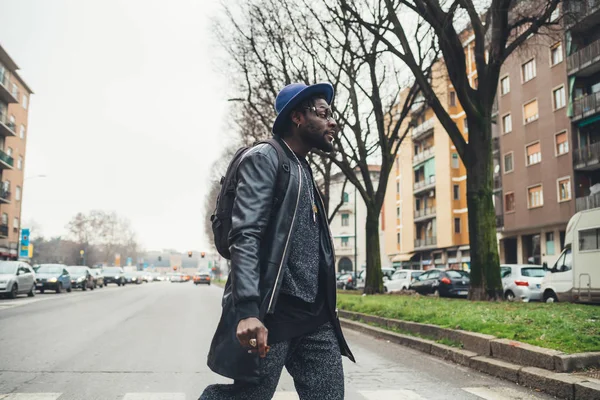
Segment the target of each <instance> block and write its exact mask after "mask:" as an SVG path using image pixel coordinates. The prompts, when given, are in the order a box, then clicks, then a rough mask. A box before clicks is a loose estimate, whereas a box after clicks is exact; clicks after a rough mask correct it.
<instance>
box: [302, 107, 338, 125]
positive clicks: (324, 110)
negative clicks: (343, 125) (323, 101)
mask: <svg viewBox="0 0 600 400" xmlns="http://www.w3.org/2000/svg"><path fill="white" fill-rule="evenodd" d="M306 109H307V110H311V111H312V112H314V113H315V115H316V116H317V117H319V118H323V119H325V120H327V121H331V120H336V119H337V118H336V117H337V115H334V113H333V110H332V109H331V107H326V106H320V107H306ZM336 114H337V113H336Z"/></svg>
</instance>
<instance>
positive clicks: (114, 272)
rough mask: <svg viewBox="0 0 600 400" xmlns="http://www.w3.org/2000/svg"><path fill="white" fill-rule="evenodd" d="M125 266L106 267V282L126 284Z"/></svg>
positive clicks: (104, 269)
mask: <svg viewBox="0 0 600 400" xmlns="http://www.w3.org/2000/svg"><path fill="white" fill-rule="evenodd" d="M123 274H124V272H123V268H121V267H104V268H102V275H104V284H105V285H107V286H108V284H109V283H116V284H117V286H121V285H125V277H124V276H123Z"/></svg>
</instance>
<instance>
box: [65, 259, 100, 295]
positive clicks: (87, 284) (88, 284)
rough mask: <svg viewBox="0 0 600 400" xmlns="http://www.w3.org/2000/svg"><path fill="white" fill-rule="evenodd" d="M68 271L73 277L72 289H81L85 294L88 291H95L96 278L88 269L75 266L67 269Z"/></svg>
mask: <svg viewBox="0 0 600 400" xmlns="http://www.w3.org/2000/svg"><path fill="white" fill-rule="evenodd" d="M67 271H69V275H71V287H72V288H73V289H81V290H83V291H84V292H85V291H86V290H88V289H91V290H94V277H93V276H92V273H91V272H90V269H89V268H88V267H85V266H80V265H73V266H70V267H67Z"/></svg>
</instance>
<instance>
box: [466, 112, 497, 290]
mask: <svg viewBox="0 0 600 400" xmlns="http://www.w3.org/2000/svg"><path fill="white" fill-rule="evenodd" d="M468 123H469V127H475V129H480V131H479V132H477V130H475V132H473V130H471V134H470V135H469V144H470V145H471V146H472V149H473V151H472V152H471V153H470V155H469V158H468V159H467V165H466V168H467V207H468V209H469V241H470V247H471V290H470V292H469V299H470V300H495V299H502V281H501V278H500V260H499V257H498V241H497V238H496V212H495V210H494V204H493V187H494V186H493V159H492V132H491V129H492V125H491V119H489V118H482V120H480V121H471V120H469V121H468Z"/></svg>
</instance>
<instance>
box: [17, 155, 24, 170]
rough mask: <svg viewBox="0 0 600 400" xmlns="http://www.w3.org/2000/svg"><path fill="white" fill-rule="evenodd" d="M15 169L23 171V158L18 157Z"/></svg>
mask: <svg viewBox="0 0 600 400" xmlns="http://www.w3.org/2000/svg"><path fill="white" fill-rule="evenodd" d="M17 169H23V156H19V159H18V160H17Z"/></svg>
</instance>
